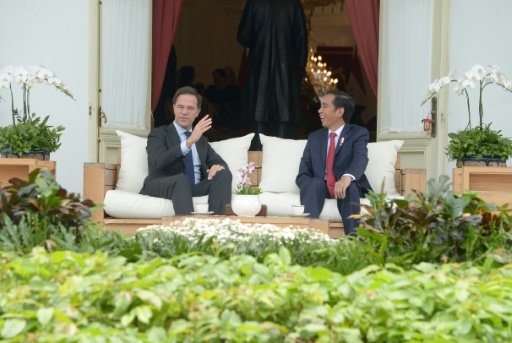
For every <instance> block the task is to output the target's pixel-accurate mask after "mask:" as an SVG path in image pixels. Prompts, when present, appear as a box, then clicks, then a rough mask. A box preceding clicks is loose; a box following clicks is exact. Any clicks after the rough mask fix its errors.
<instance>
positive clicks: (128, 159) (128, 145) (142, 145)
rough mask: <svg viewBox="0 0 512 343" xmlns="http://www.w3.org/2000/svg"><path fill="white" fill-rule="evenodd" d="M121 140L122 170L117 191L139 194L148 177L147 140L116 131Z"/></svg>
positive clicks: (118, 178)
mask: <svg viewBox="0 0 512 343" xmlns="http://www.w3.org/2000/svg"><path fill="white" fill-rule="evenodd" d="M116 133H117V135H118V136H119V138H120V140H121V168H120V169H119V175H118V176H117V184H116V189H118V190H121V191H126V192H133V193H139V191H140V190H141V188H142V184H143V183H144V179H145V178H146V176H147V175H148V155H147V153H146V143H147V138H143V137H139V136H135V135H132V134H129V133H126V132H123V131H120V130H116Z"/></svg>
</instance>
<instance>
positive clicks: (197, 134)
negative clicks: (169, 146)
mask: <svg viewBox="0 0 512 343" xmlns="http://www.w3.org/2000/svg"><path fill="white" fill-rule="evenodd" d="M211 127H212V119H211V118H210V115H209V114H207V115H205V116H204V117H203V118H201V120H199V122H198V123H197V124H196V126H194V130H192V134H191V135H190V137H188V138H187V141H186V142H187V146H188V147H189V148H190V147H191V146H192V144H194V143H196V142H197V141H198V140H199V139H200V138H201V137H202V136H203V133H205V132H206V131H208V130H209V129H210V128H211Z"/></svg>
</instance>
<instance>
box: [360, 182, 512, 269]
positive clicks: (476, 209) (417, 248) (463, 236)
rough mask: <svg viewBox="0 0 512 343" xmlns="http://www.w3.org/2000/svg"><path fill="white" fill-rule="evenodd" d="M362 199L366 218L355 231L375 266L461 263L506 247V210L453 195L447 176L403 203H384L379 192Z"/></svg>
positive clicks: (508, 220) (508, 244)
mask: <svg viewBox="0 0 512 343" xmlns="http://www.w3.org/2000/svg"><path fill="white" fill-rule="evenodd" d="M367 197H368V199H369V200H370V203H371V205H370V206H364V207H365V209H366V211H367V212H368V214H367V215H364V216H363V218H362V221H361V224H362V225H361V226H362V228H360V229H359V230H358V233H359V234H360V235H361V237H362V239H363V242H365V243H367V244H370V245H371V246H373V251H374V253H373V254H374V256H373V258H374V259H375V260H377V261H378V262H379V263H380V264H385V263H387V262H393V263H398V264H400V265H412V264H415V263H419V262H421V261H429V262H446V261H465V260H472V259H476V258H482V257H483V256H484V255H485V254H486V252H488V251H490V250H495V249H499V248H507V249H509V248H510V247H511V243H512V241H511V240H510V238H511V237H510V235H509V234H507V232H508V231H509V230H510V227H511V224H512V218H511V216H510V214H509V212H508V210H507V209H506V208H496V206H494V205H489V204H487V203H485V202H484V201H483V200H481V199H480V198H478V196H477V195H476V194H474V193H465V194H463V195H461V196H459V195H455V194H454V193H453V192H451V191H450V185H449V183H448V177H447V176H441V177H440V178H439V182H436V181H435V180H430V181H429V182H428V192H427V193H416V196H409V197H407V198H406V199H395V200H391V201H388V200H386V198H385V195H384V194H383V193H381V194H375V193H371V194H369V195H368V196H367ZM493 211H497V212H496V213H497V214H493Z"/></svg>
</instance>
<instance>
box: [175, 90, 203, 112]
mask: <svg viewBox="0 0 512 343" xmlns="http://www.w3.org/2000/svg"><path fill="white" fill-rule="evenodd" d="M183 94H190V95H193V96H195V97H196V99H197V108H201V105H202V104H203V97H202V96H201V94H199V92H198V91H197V90H196V89H195V88H194V87H190V86H185V87H181V88H178V90H177V91H176V93H174V97H173V98H172V103H173V104H174V105H175V104H176V100H177V99H178V97H179V96H180V95H183Z"/></svg>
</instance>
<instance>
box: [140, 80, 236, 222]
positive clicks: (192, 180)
mask: <svg viewBox="0 0 512 343" xmlns="http://www.w3.org/2000/svg"><path fill="white" fill-rule="evenodd" d="M172 102H173V109H174V114H175V119H174V122H172V123H171V124H170V125H167V126H160V127H157V128H156V129H154V130H153V131H151V133H150V134H149V136H148V144H147V147H146V151H147V153H148V169H149V173H148V176H147V177H146V179H145V180H144V185H143V187H142V189H141V191H140V193H141V194H145V195H151V196H155V197H160V198H166V199H170V200H172V203H173V206H174V212H175V213H176V214H189V213H190V212H192V211H194V207H193V205H192V197H193V196H201V195H208V203H209V209H210V211H213V212H215V214H224V205H225V204H227V203H230V202H231V178H232V176H231V173H230V172H229V169H228V166H227V164H226V162H224V160H223V159H222V158H221V157H220V156H219V155H218V154H217V153H216V152H215V151H214V150H213V149H212V147H211V146H210V144H208V139H207V138H206V137H203V134H204V133H205V132H206V131H208V130H209V129H210V128H211V127H212V119H211V118H210V117H209V115H206V116H204V117H203V118H201V120H199V122H198V123H197V124H196V125H195V126H194V129H192V124H193V123H194V120H195V119H196V118H197V116H198V115H199V112H200V111H201V103H202V97H201V95H200V94H199V93H198V92H197V91H196V90H195V89H194V88H192V87H189V86H186V87H182V88H180V89H178V90H177V91H176V93H175V94H174V98H173V101H172Z"/></svg>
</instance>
